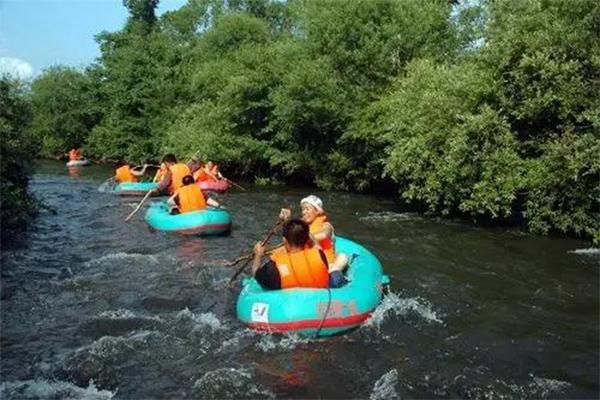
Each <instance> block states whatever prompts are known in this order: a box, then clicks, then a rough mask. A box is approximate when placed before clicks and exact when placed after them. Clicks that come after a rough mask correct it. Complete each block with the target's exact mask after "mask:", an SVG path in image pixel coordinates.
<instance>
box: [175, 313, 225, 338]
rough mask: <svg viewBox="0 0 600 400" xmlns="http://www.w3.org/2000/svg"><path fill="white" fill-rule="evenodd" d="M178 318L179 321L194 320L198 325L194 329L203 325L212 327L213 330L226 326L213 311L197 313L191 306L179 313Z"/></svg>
mask: <svg viewBox="0 0 600 400" xmlns="http://www.w3.org/2000/svg"><path fill="white" fill-rule="evenodd" d="M176 319H177V320H178V321H186V320H188V321H192V322H193V323H194V324H195V325H196V326H195V327H194V330H196V329H201V328H203V327H208V328H210V330H211V331H212V332H215V331H219V330H223V329H225V326H224V325H223V324H222V323H221V321H219V319H218V318H217V316H216V315H215V314H213V313H211V312H208V313H202V314H199V315H197V314H194V313H193V312H191V311H190V310H189V308H185V309H184V310H181V311H179V312H178V313H177V316H176Z"/></svg>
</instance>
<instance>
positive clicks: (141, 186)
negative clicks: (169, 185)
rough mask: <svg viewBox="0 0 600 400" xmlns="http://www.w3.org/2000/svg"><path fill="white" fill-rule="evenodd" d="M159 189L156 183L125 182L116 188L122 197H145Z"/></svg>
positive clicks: (116, 191)
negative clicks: (153, 190)
mask: <svg viewBox="0 0 600 400" xmlns="http://www.w3.org/2000/svg"><path fill="white" fill-rule="evenodd" d="M156 188H158V183H154V182H124V183H118V184H117V185H116V186H115V193H116V194H118V195H121V196H144V195H145V194H146V193H148V191H150V190H152V189H156Z"/></svg>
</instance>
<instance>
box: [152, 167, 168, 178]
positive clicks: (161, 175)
mask: <svg viewBox="0 0 600 400" xmlns="http://www.w3.org/2000/svg"><path fill="white" fill-rule="evenodd" d="M168 170H169V169H168V168H167V167H166V165H164V164H163V165H161V166H160V168H159V169H158V171H156V174H155V175H154V179H152V182H160V181H162V180H163V178H164V177H165V175H166V174H167V171H168Z"/></svg>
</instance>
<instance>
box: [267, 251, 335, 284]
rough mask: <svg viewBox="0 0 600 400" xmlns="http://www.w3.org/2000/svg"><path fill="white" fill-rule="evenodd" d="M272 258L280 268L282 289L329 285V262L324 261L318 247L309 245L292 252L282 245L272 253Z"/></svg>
mask: <svg viewBox="0 0 600 400" xmlns="http://www.w3.org/2000/svg"><path fill="white" fill-rule="evenodd" d="M271 260H273V261H274V262H275V265H276V266H277V269H278V270H279V277H280V279H281V288H282V289H289V288H294V287H309V288H326V287H329V273H328V268H327V264H325V263H324V262H323V259H322V258H321V254H320V252H319V250H318V249H317V248H316V247H307V248H305V249H304V250H300V251H295V252H292V253H290V252H288V251H287V250H286V249H285V247H280V248H278V249H277V250H275V251H274V252H273V254H271Z"/></svg>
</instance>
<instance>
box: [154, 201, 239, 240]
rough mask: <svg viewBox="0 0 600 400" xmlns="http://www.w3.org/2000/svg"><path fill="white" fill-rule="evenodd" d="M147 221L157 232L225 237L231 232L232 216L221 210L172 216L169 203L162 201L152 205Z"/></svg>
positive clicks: (213, 209) (209, 209)
mask: <svg viewBox="0 0 600 400" xmlns="http://www.w3.org/2000/svg"><path fill="white" fill-rule="evenodd" d="M145 219H146V222H147V223H148V225H150V226H151V227H152V228H154V229H156V230H159V231H167V232H177V233H182V234H188V235H193V234H200V235H223V234H225V233H227V232H229V231H230V230H231V216H230V215H229V213H228V212H227V211H225V210H223V209H220V208H211V207H209V208H207V209H205V210H202V211H194V212H189V213H184V214H177V215H171V214H169V207H168V206H167V203H166V202H164V201H161V202H157V203H152V204H151V205H150V207H149V208H148V211H147V212H146V218H145Z"/></svg>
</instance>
